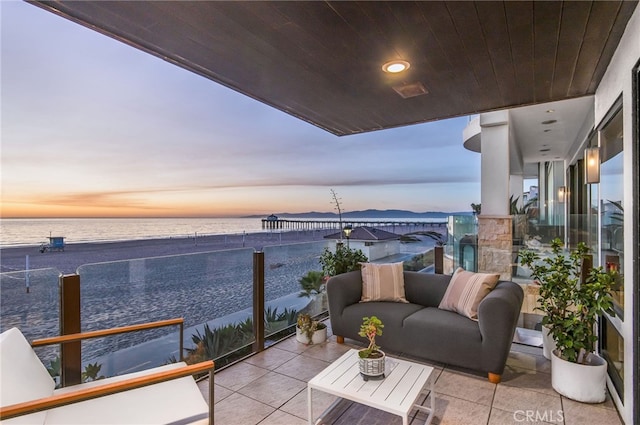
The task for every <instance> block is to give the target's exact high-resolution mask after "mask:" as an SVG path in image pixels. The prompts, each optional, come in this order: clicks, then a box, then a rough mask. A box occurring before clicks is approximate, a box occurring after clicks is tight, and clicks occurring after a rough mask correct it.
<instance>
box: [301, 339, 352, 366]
mask: <svg viewBox="0 0 640 425" xmlns="http://www.w3.org/2000/svg"><path fill="white" fill-rule="evenodd" d="M350 349H351V347H347V346H346V345H345V344H336V343H331V342H325V343H323V344H314V345H312V346H311V347H309V349H308V350H306V351H305V352H304V353H302V355H303V356H307V357H313V358H314V359H318V360H324V361H325V362H330V363H331V362H333V361H335V360H336V359H338V358H339V357H340V356H342V355H343V354H344V353H346V352H347V351H349V350H350Z"/></svg>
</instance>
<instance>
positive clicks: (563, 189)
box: [558, 186, 567, 204]
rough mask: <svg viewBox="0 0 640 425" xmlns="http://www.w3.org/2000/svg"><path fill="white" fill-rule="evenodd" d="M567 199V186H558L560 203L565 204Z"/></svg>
mask: <svg viewBox="0 0 640 425" xmlns="http://www.w3.org/2000/svg"><path fill="white" fill-rule="evenodd" d="M566 199H567V187H566V186H560V187H559V188H558V203H559V204H564V201H565V200H566Z"/></svg>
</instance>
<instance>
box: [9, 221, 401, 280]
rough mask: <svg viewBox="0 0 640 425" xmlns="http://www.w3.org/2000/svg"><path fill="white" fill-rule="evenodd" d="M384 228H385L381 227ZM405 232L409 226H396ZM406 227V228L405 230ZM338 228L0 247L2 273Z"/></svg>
mask: <svg viewBox="0 0 640 425" xmlns="http://www.w3.org/2000/svg"><path fill="white" fill-rule="evenodd" d="M381 228H383V229H384V227H381ZM395 230H396V233H398V234H403V233H408V232H409V231H411V229H410V228H407V229H402V228H397V227H396V229H395ZM405 230H406V231H405ZM332 233H335V229H324V230H291V231H282V232H254V233H244V234H242V233H240V234H237V233H236V234H218V235H205V236H198V237H197V238H195V236H190V237H187V236H184V237H179V236H177V237H165V238H152V239H131V240H120V241H95V242H80V243H68V244H66V245H65V250H64V251H63V252H56V251H53V252H45V253H40V251H39V245H28V246H19V247H18V246H11V247H0V272H3V273H4V272H12V271H23V270H25V269H26V262H27V259H26V257H27V256H29V269H31V270H34V269H44V268H55V269H57V270H59V271H60V272H61V273H64V274H68V273H75V272H76V270H77V269H78V267H80V266H82V265H84V264H93V263H103V262H111V261H122V260H131V259H139V258H151V257H163V256H171V255H184V254H195V253H202V252H211V251H221V250H230V249H242V248H253V249H257V250H262V248H263V247H268V246H278V245H287V244H295V243H304V242H326V241H327V239H324V236H326V235H328V234H332Z"/></svg>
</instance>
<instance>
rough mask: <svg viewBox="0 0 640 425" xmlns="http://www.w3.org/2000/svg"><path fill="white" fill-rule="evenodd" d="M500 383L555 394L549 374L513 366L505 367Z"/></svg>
mask: <svg viewBox="0 0 640 425" xmlns="http://www.w3.org/2000/svg"><path fill="white" fill-rule="evenodd" d="M500 385H508V386H510V387H516V388H522V389H526V390H531V391H537V392H541V393H544V394H548V395H556V394H557V393H556V392H555V391H554V389H553V388H552V387H551V374H549V373H545V372H536V371H535V370H531V369H522V368H518V367H513V366H508V367H507V368H506V369H505V371H504V374H503V375H502V382H501V383H500Z"/></svg>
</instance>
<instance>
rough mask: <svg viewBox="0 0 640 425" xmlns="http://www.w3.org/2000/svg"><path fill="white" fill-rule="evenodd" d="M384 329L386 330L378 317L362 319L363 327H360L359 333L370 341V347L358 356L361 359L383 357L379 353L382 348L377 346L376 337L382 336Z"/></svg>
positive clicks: (361, 351)
mask: <svg viewBox="0 0 640 425" xmlns="http://www.w3.org/2000/svg"><path fill="white" fill-rule="evenodd" d="M382 328H384V325H383V324H382V321H381V320H380V319H378V318H377V317H376V316H371V317H363V318H362V325H361V326H360V332H358V335H360V336H361V337H364V338H367V339H368V340H369V346H368V347H367V348H365V349H364V350H360V351H359V352H358V355H359V356H360V357H361V358H363V359H365V358H369V357H380V356H382V354H381V353H380V352H379V351H378V350H379V349H380V347H378V346H377V345H376V336H380V335H382Z"/></svg>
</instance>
